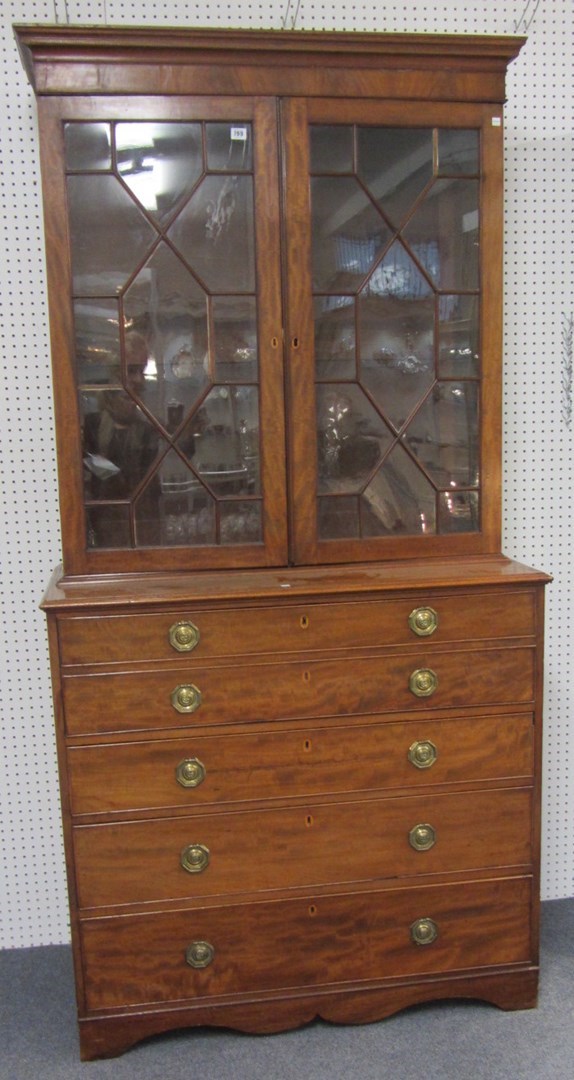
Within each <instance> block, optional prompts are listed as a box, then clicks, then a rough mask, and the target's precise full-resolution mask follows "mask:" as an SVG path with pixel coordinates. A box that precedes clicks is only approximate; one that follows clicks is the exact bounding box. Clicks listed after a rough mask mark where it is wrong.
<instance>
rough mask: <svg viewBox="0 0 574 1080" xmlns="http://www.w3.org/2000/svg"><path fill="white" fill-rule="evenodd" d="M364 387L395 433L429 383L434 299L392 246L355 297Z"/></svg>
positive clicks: (403, 255)
mask: <svg viewBox="0 0 574 1080" xmlns="http://www.w3.org/2000/svg"><path fill="white" fill-rule="evenodd" d="M358 307H359V333H360V341H361V374H360V379H361V382H362V384H363V386H365V387H366V389H367V390H368V391H369V393H370V394H372V396H373V397H374V398H375V401H376V403H377V405H378V406H379V408H380V409H381V412H382V413H383V415H384V416H385V419H387V420H388V421H389V422H390V423H391V424H392V425H393V427H394V428H395V429H396V430H398V429H399V428H400V427H402V425H403V424H404V422H405V420H406V419H407V418H408V416H409V415H410V413H411V412H412V410H413V409H414V407H415V406H416V404H417V402H419V401H420V400H421V398H422V397H424V394H425V393H426V391H427V390H428V388H429V387H430V385H431V383H432V381H433V379H434V298H433V296H432V290H431V288H430V286H429V284H428V282H427V280H426V278H425V277H424V276H423V275H422V274H421V273H420V271H419V270H418V269H417V267H416V265H415V263H414V262H413V261H412V259H411V258H410V256H409V255H408V254H407V252H406V251H405V249H404V247H403V246H402V244H400V243H399V242H398V241H397V242H395V243H394V244H393V245H392V247H391V248H390V250H389V252H388V253H387V255H386V256H385V258H384V259H383V261H382V263H381V264H380V265H379V266H378V267H377V269H376V271H375V273H374V274H373V276H372V278H371V279H370V281H369V282H368V284H367V286H366V288H365V289H364V290H363V292H362V293H361V294H360V296H359V303H358Z"/></svg>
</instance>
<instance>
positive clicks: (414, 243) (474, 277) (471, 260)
mask: <svg viewBox="0 0 574 1080" xmlns="http://www.w3.org/2000/svg"><path fill="white" fill-rule="evenodd" d="M478 185H479V182H478V180H437V181H436V182H435V183H434V184H433V185H432V187H431V188H430V190H429V191H428V192H427V194H426V196H425V198H424V200H423V202H422V203H421V204H420V205H419V207H418V209H417V210H416V212H415V214H414V216H413V218H412V219H411V220H410V221H409V223H408V225H407V226H406V227H405V229H404V231H403V236H404V238H405V239H406V240H407V241H408V244H409V246H410V248H411V249H412V251H413V254H414V255H416V257H417V259H418V260H419V262H420V263H421V264H422V265H423V267H424V268H425V270H426V271H427V273H428V274H430V276H431V278H432V279H433V281H434V282H435V284H436V285H437V286H438V288H440V289H452V290H457V291H458V290H461V289H478V197H479V192H478Z"/></svg>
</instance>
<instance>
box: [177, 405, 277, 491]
mask: <svg viewBox="0 0 574 1080" xmlns="http://www.w3.org/2000/svg"><path fill="white" fill-rule="evenodd" d="M190 428H191V429H192V430H193V433H194V457H193V467H194V469H195V470H196V472H197V473H198V474H199V476H200V477H201V479H202V480H203V481H204V482H205V484H206V486H207V487H208V488H209V489H210V490H211V491H212V492H213V493H214V494H215V495H217V496H218V497H225V496H226V495H258V494H260V489H261V481H260V454H259V395H258V391H257V387H255V386H214V387H213V388H212V389H211V390H210V392H209V394H208V395H207V397H206V398H205V400H204V402H203V404H202V405H201V406H200V408H199V409H198V410H197V411H196V412H195V413H194V415H193V417H192V420H191V423H190V425H189V426H188V427H186V429H185V430H184V433H183V436H182V441H181V447H180V440H178V443H177V445H178V447H180V448H181V449H182V450H183V451H184V452H186V453H187V451H186V448H185V440H186V439H188V438H189V430H190ZM187 456H189V455H187Z"/></svg>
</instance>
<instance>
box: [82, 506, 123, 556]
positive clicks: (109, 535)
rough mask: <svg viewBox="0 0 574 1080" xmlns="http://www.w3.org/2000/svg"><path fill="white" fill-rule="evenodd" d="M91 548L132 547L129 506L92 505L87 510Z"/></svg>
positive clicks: (87, 528)
mask: <svg viewBox="0 0 574 1080" xmlns="http://www.w3.org/2000/svg"><path fill="white" fill-rule="evenodd" d="M86 534H87V538H88V547H89V548H131V547H133V544H132V534H131V528H130V511H129V506H117V505H116V506H114V505H111V506H106V505H105V504H104V505H102V506H90V507H89V508H88V510H87V512H86Z"/></svg>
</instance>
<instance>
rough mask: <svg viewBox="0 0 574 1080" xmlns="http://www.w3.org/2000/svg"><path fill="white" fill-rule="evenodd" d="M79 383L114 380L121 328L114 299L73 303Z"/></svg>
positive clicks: (98, 382) (118, 365)
mask: <svg viewBox="0 0 574 1080" xmlns="http://www.w3.org/2000/svg"><path fill="white" fill-rule="evenodd" d="M74 326H75V335H76V364H77V378H78V383H79V384H80V385H82V384H86V383H87V384H88V385H90V386H98V385H100V386H105V385H108V384H110V383H117V382H118V381H119V379H118V372H119V369H120V331H119V320H118V305H117V301H116V300H88V299H85V300H76V302H75V304H74Z"/></svg>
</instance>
